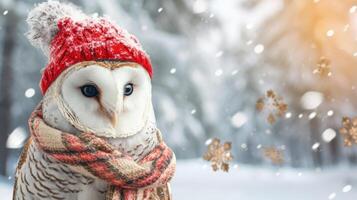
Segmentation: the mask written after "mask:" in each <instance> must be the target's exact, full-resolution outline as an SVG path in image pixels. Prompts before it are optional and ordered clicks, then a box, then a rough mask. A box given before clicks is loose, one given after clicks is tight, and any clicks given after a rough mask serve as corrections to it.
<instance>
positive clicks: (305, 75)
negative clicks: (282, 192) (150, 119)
mask: <svg viewBox="0 0 357 200" xmlns="http://www.w3.org/2000/svg"><path fill="white" fill-rule="evenodd" d="M39 2H41V1H39V0H26V1H25V0H1V1H0V44H1V45H0V174H2V175H6V174H7V175H12V174H13V172H14V168H15V165H16V161H17V158H18V155H19V153H20V152H21V148H22V146H23V144H24V141H25V140H26V138H27V137H28V127H27V119H28V117H29V115H30V113H31V111H32V110H33V108H34V107H35V106H36V104H37V103H38V102H39V101H40V100H41V97H42V96H41V93H40V91H39V87H38V83H39V80H40V76H41V75H40V69H41V68H43V67H44V66H45V65H46V62H47V61H46V58H45V56H43V54H42V52H41V51H40V50H36V49H34V47H32V46H31V45H30V43H29V42H28V40H27V39H26V37H25V36H24V34H25V33H26V31H27V29H28V27H27V24H26V22H25V19H26V17H27V14H28V11H29V10H30V9H31V8H32V7H33V6H34V4H36V3H39ZM69 2H71V3H73V4H76V5H78V6H80V7H81V8H82V9H83V10H84V11H85V12H86V13H88V14H89V13H97V14H98V15H108V16H110V18H111V19H112V20H114V21H115V22H117V23H118V24H119V25H120V26H122V27H125V28H126V29H128V31H129V32H131V33H133V34H135V35H136V36H137V37H138V38H139V40H140V41H141V42H142V44H143V46H144V49H145V50H146V51H147V52H148V54H149V55H150V56H151V59H152V62H153V66H154V79H153V97H154V106H155V109H156V114H157V121H158V125H159V128H161V130H162V132H163V134H164V138H165V140H166V141H167V143H168V144H169V146H171V147H172V148H173V149H174V151H175V153H176V155H177V157H178V159H188V158H199V157H202V155H203V153H204V152H205V150H206V145H205V143H206V141H207V140H209V139H210V138H214V137H217V138H220V139H221V140H222V141H231V142H232V148H233V149H232V153H233V155H234V159H235V161H236V162H238V163H247V164H253V165H261V166H269V165H271V162H270V161H269V160H268V159H266V158H265V157H264V153H263V150H262V149H263V148H264V147H270V146H274V147H275V148H277V149H279V150H281V151H282V152H283V155H284V163H283V166H289V167H304V168H315V167H323V166H336V165H350V166H352V165H355V164H356V163H357V148H356V147H353V146H352V147H348V148H347V147H344V141H343V137H341V136H340V134H339V131H338V129H339V128H340V127H341V120H342V117H343V116H348V117H354V116H356V115H357V114H356V113H357V112H356V111H357V107H356V105H357V104H356V103H355V102H357V101H356V100H357V93H356V86H357V85H356V84H357V83H356V81H357V79H356V77H355V75H356V74H357V45H356V44H357V7H355V6H354V5H357V1H354V0H343V1H340V0H295V1H293V0H226V1H218V0H150V1H149V0H135V1H134V0H121V1H119V0H116V1H115V0H100V1H85V0H78V1H76V0H72V1H69ZM321 65H326V66H328V67H329V68H328V69H329V71H328V75H327V76H324V74H322V75H321V74H316V73H314V72H316V69H318V68H319V66H321ZM269 89H272V90H274V91H275V92H276V93H277V94H278V95H279V96H281V97H282V98H283V100H284V102H285V103H286V104H288V109H287V112H286V113H284V115H283V116H282V117H279V118H277V119H276V122H275V123H273V124H270V123H268V122H267V119H266V117H267V113H265V112H263V113H261V112H258V111H257V110H256V102H257V100H258V99H259V98H260V97H262V96H264V95H265V93H266V91H267V90H269Z"/></svg>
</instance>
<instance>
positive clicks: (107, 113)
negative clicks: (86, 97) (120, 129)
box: [99, 103, 118, 127]
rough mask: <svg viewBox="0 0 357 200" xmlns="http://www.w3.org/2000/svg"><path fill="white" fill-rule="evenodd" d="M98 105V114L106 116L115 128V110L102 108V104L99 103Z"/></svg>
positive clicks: (116, 120) (106, 107)
mask: <svg viewBox="0 0 357 200" xmlns="http://www.w3.org/2000/svg"><path fill="white" fill-rule="evenodd" d="M99 105H100V108H99V109H100V112H101V113H103V114H104V116H106V117H107V118H108V119H109V121H110V123H111V124H112V126H113V127H116V125H117V122H118V114H117V112H115V110H116V109H112V108H111V107H108V106H104V105H103V104H101V103H99Z"/></svg>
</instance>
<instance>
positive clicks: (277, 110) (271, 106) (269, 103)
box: [255, 90, 288, 124]
mask: <svg viewBox="0 0 357 200" xmlns="http://www.w3.org/2000/svg"><path fill="white" fill-rule="evenodd" d="M255 107H256V109H257V110H258V112H263V110H268V112H269V114H268V116H267V121H268V122H269V123H270V124H274V123H275V122H276V118H277V117H282V116H284V114H285V112H286V111H287V109H288V105H287V104H286V103H284V101H283V98H282V97H280V96H278V95H277V94H276V93H275V92H274V91H273V90H268V91H267V92H266V95H265V96H264V97H261V98H259V99H258V100H257V102H256V104H255Z"/></svg>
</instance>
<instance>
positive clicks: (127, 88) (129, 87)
mask: <svg viewBox="0 0 357 200" xmlns="http://www.w3.org/2000/svg"><path fill="white" fill-rule="evenodd" d="M133 91H134V86H133V84H132V83H127V84H126V85H125V86H124V95H125V96H130V95H131V94H132V93H133Z"/></svg>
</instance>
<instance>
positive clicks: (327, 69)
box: [312, 56, 332, 77]
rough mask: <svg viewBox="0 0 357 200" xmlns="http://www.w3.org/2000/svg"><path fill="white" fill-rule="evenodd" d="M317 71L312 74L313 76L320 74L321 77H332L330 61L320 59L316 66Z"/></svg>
mask: <svg viewBox="0 0 357 200" xmlns="http://www.w3.org/2000/svg"><path fill="white" fill-rule="evenodd" d="M316 67H317V68H316V69H314V71H313V72H312V73H313V74H318V75H320V76H321V77H326V76H331V75H332V72H331V66H330V60H329V59H327V58H325V57H323V56H322V57H320V59H319V61H318V62H317V64H316Z"/></svg>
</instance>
